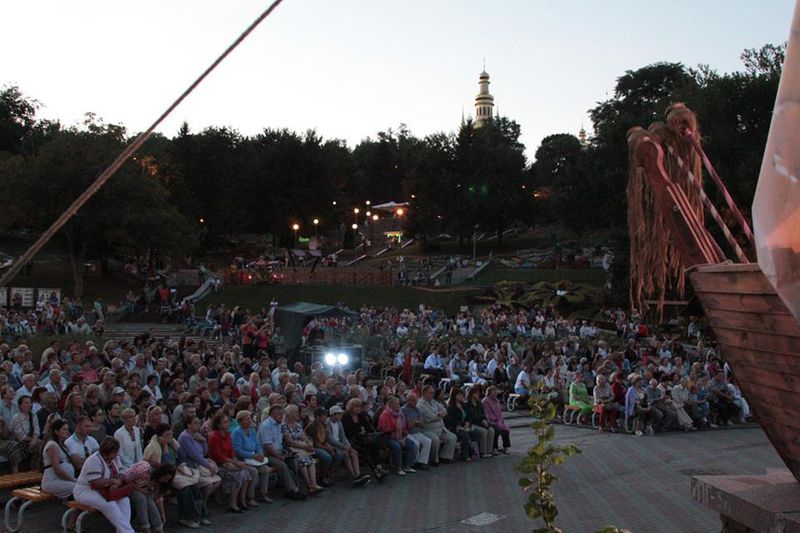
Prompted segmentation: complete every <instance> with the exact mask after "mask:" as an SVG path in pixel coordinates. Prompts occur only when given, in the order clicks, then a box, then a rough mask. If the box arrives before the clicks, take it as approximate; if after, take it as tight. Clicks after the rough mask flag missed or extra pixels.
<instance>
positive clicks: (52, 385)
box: [44, 368, 67, 397]
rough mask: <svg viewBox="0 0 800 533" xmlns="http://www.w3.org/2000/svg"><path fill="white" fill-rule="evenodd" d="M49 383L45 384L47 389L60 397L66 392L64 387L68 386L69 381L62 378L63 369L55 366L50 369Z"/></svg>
mask: <svg viewBox="0 0 800 533" xmlns="http://www.w3.org/2000/svg"><path fill="white" fill-rule="evenodd" d="M48 379H49V381H50V382H49V383H48V384H47V385H45V387H44V388H45V389H47V391H48V392H52V393H53V394H55V395H56V396H58V397H61V393H62V392H64V389H66V388H67V382H66V381H65V380H63V379H61V371H60V370H59V369H57V368H53V369H51V370H50V373H49V374H48Z"/></svg>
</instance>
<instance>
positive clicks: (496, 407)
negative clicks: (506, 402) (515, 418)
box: [481, 386, 511, 453]
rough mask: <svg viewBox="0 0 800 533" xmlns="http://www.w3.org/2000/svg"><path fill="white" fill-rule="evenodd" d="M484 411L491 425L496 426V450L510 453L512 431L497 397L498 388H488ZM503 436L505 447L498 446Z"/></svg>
mask: <svg viewBox="0 0 800 533" xmlns="http://www.w3.org/2000/svg"><path fill="white" fill-rule="evenodd" d="M481 403H482V404H483V412H484V414H485V415H486V420H488V421H489V426H491V427H493V428H494V452H498V451H500V452H503V453H508V449H509V448H510V447H511V432H510V431H509V429H508V425H506V421H505V419H504V418H503V409H502V407H501V406H500V401H499V400H498V399H497V388H495V387H494V386H491V387H489V388H487V389H486V396H484V398H483V401H482V402H481ZM501 436H502V437H503V448H502V449H500V448H498V446H497V441H498V440H499V439H500V437H501Z"/></svg>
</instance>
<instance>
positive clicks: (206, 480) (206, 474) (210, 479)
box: [197, 459, 222, 488]
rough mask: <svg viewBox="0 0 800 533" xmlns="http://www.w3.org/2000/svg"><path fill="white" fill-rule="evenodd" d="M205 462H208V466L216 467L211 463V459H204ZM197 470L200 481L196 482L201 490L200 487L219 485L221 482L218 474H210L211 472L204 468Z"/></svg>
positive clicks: (199, 467)
mask: <svg viewBox="0 0 800 533" xmlns="http://www.w3.org/2000/svg"><path fill="white" fill-rule="evenodd" d="M206 460H207V461H208V463H209V464H212V465H214V466H216V463H215V462H214V461H212V460H211V459H206ZM197 470H198V472H199V473H200V480H199V481H198V484H199V485H200V487H201V488H202V487H207V486H209V485H213V484H215V483H219V482H220V481H222V478H221V477H219V475H218V474H212V473H211V470H209V469H208V468H206V467H205V466H198V467H197ZM217 470H219V469H217Z"/></svg>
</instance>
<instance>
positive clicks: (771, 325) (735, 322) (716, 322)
mask: <svg viewBox="0 0 800 533" xmlns="http://www.w3.org/2000/svg"><path fill="white" fill-rule="evenodd" d="M706 317H707V318H708V321H709V324H710V325H711V327H712V328H715V327H721V328H728V329H736V330H745V331H754V332H769V333H777V334H782V335H787V336H789V337H800V326H798V324H797V322H796V321H795V319H794V317H792V316H791V315H771V314H761V313H748V312H737V311H724V310H721V309H707V310H706Z"/></svg>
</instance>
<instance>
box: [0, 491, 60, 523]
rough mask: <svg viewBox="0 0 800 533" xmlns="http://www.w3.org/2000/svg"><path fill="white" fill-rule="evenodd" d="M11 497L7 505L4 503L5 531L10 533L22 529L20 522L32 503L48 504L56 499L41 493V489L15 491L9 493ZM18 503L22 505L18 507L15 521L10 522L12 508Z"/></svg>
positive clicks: (46, 493) (43, 492)
mask: <svg viewBox="0 0 800 533" xmlns="http://www.w3.org/2000/svg"><path fill="white" fill-rule="evenodd" d="M11 496H12V498H11V499H10V500H8V503H6V511H5V515H4V519H5V523H6V531H8V532H10V533H16V532H17V531H19V530H20V529H22V520H23V514H24V513H25V509H27V508H28V507H30V506H31V505H32V504H34V503H43V502H49V501H53V500H55V499H56V497H55V496H53V495H52V494H50V493H49V492H45V491H43V490H42V488H41V487H27V488H24V489H15V490H14V491H12V492H11ZM18 502H22V505H20V506H19V509H17V519H16V521H12V520H11V515H12V513H13V508H14V506H15V505H16V504H17V503H18Z"/></svg>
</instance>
